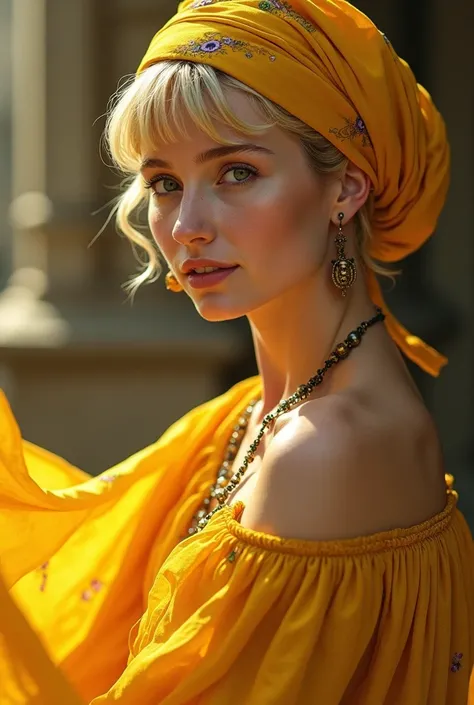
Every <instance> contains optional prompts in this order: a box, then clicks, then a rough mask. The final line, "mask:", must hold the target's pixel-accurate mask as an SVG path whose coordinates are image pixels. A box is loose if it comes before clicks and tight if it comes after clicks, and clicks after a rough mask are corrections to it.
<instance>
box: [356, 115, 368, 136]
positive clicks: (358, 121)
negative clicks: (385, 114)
mask: <svg viewBox="0 0 474 705" xmlns="http://www.w3.org/2000/svg"><path fill="white" fill-rule="evenodd" d="M354 127H355V129H356V130H357V132H360V133H363V132H366V131H367V130H366V129H365V122H364V121H363V120H362V118H361V117H357V118H356V121H355V123H354Z"/></svg>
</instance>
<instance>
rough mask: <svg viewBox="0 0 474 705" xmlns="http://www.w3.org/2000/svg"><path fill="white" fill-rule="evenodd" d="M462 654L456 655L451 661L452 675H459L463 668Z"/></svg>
mask: <svg viewBox="0 0 474 705" xmlns="http://www.w3.org/2000/svg"><path fill="white" fill-rule="evenodd" d="M462 656H463V655H462V654H454V656H453V658H452V660H451V669H450V670H451V673H457V672H458V671H459V670H460V669H461V668H462V663H461V659H462Z"/></svg>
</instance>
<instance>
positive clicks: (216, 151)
mask: <svg viewBox="0 0 474 705" xmlns="http://www.w3.org/2000/svg"><path fill="white" fill-rule="evenodd" d="M235 152H262V153H264V154H273V155H275V152H272V150H271V149H267V148H266V147H262V146H260V145H258V144H236V145H223V146H222V147H213V148H212V149H208V150H207V151H206V152H202V153H201V154H198V155H197V157H194V160H193V161H194V163H195V164H205V163H206V162H209V161H211V160H212V159H218V158H219V157H226V156H227V155H228V154H235ZM152 167H163V168H165V169H171V164H169V163H168V162H166V161H164V160H163V159H157V158H156V157H149V158H147V159H144V160H143V162H142V163H141V166H140V171H143V170H144V169H150V168H152Z"/></svg>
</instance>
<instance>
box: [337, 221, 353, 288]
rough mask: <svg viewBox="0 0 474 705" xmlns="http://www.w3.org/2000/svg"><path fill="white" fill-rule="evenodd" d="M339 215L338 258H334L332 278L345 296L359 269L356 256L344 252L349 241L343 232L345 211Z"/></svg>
mask: <svg viewBox="0 0 474 705" xmlns="http://www.w3.org/2000/svg"><path fill="white" fill-rule="evenodd" d="M337 217H338V218H339V230H338V232H337V237H336V240H335V242H336V247H337V259H333V260H332V280H333V282H334V284H335V285H336V286H337V288H338V289H341V290H342V295H343V296H345V295H346V294H347V290H348V289H349V287H351V286H352V285H353V283H354V282H355V280H356V278H357V269H356V266H355V262H354V258H353V257H351V258H350V259H347V257H346V253H345V252H344V245H345V244H346V242H347V238H346V236H345V235H344V233H343V232H342V221H343V220H344V213H339V214H338V216H337Z"/></svg>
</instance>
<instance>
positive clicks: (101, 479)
mask: <svg viewBox="0 0 474 705" xmlns="http://www.w3.org/2000/svg"><path fill="white" fill-rule="evenodd" d="M98 479H99V482H106V483H108V484H111V483H112V482H115V480H116V479H117V475H114V473H112V472H111V473H107V474H106V475H101V476H100V477H99V478H98Z"/></svg>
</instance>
